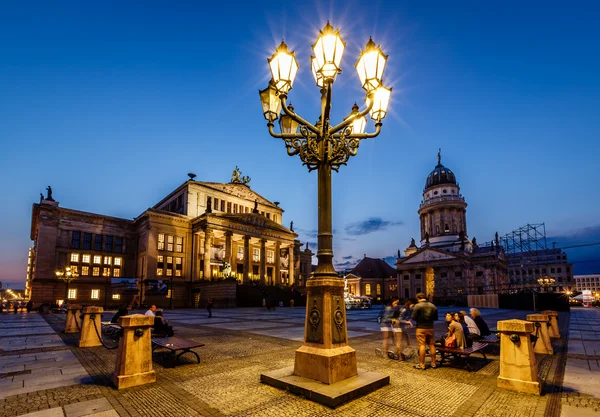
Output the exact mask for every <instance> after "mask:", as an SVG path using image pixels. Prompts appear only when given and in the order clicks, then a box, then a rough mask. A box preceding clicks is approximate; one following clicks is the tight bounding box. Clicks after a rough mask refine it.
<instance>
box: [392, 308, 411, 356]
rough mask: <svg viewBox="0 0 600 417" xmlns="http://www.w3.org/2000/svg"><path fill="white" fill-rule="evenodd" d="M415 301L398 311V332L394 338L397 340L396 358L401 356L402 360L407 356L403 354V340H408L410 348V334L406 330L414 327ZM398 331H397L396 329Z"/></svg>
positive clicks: (407, 344) (407, 343)
mask: <svg viewBox="0 0 600 417" xmlns="http://www.w3.org/2000/svg"><path fill="white" fill-rule="evenodd" d="M415 301H416V300H412V299H409V300H408V301H407V302H406V303H405V304H404V306H403V307H402V308H401V309H398V310H396V311H397V313H398V315H397V318H396V320H397V321H398V330H397V331H396V332H395V333H394V337H395V338H396V347H397V349H396V356H398V355H399V356H400V357H401V358H402V360H405V359H406V356H404V354H403V353H402V340H403V339H404V338H406V346H410V338H409V337H408V333H407V332H406V329H407V328H408V327H411V328H412V327H413V324H412V322H411V321H410V318H411V316H412V309H413V307H414V306H415ZM394 330H396V329H394Z"/></svg>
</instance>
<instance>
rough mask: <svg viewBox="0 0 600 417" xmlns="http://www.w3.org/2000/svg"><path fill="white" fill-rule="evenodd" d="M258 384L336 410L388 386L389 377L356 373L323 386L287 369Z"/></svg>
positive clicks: (264, 378) (371, 373)
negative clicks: (269, 386) (287, 392)
mask: <svg viewBox="0 0 600 417" xmlns="http://www.w3.org/2000/svg"><path fill="white" fill-rule="evenodd" d="M260 382H262V383H263V384H267V385H271V386H272V387H275V388H279V389H284V390H286V391H289V392H291V393H293V394H296V395H301V396H303V397H306V398H307V399H309V400H311V401H314V402H317V403H319V404H323V405H326V406H327V407H331V408H335V407H337V406H338V405H340V404H342V403H346V402H348V401H352V400H354V399H356V398H358V397H362V396H363V395H366V394H369V393H371V392H373V391H375V390H378V389H379V388H381V387H384V386H386V385H388V384H389V383H390V377H389V375H383V374H380V373H377V372H367V371H363V370H358V372H357V374H356V375H354V376H353V377H350V378H346V379H344V380H341V381H339V382H335V383H333V384H324V383H322V382H319V381H316V380H314V379H310V378H304V377H301V376H298V375H295V374H294V368H293V367H291V366H290V367H288V368H283V369H278V370H276V371H271V372H265V373H264V374H261V376H260Z"/></svg>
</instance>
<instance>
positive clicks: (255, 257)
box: [252, 248, 260, 262]
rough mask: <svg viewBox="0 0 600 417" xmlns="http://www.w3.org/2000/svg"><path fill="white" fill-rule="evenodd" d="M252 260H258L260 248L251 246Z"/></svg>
mask: <svg viewBox="0 0 600 417" xmlns="http://www.w3.org/2000/svg"><path fill="white" fill-rule="evenodd" d="M252 261H253V262H259V261H260V249H258V248H252Z"/></svg>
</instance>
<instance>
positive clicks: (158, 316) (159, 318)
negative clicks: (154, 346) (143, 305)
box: [111, 304, 175, 337]
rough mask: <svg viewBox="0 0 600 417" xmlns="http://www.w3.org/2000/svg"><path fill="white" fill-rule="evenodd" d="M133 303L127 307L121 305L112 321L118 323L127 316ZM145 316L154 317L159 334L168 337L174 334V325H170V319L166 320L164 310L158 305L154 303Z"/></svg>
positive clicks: (155, 329)
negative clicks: (157, 306)
mask: <svg viewBox="0 0 600 417" xmlns="http://www.w3.org/2000/svg"><path fill="white" fill-rule="evenodd" d="M131 308H132V306H131V304H128V305H127V306H126V307H121V308H120V309H119V310H118V311H117V312H116V314H115V315H114V316H113V318H112V319H111V323H118V322H119V319H120V318H121V317H123V316H126V315H128V314H129V312H130V311H131ZM144 315H145V316H148V317H153V318H154V325H153V326H152V327H153V328H154V332H155V333H157V334H164V335H167V336H168V337H171V336H174V335H175V332H174V331H173V326H171V325H169V322H168V320H165V318H164V317H163V312H162V310H158V309H157V308H156V305H154V304H152V305H151V306H150V308H149V309H148V310H147V311H146V312H145V313H144Z"/></svg>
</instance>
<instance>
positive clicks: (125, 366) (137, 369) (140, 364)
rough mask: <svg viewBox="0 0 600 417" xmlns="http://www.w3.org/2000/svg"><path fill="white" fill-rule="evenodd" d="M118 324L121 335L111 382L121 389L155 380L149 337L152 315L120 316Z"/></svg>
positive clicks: (152, 320)
mask: <svg viewBox="0 0 600 417" xmlns="http://www.w3.org/2000/svg"><path fill="white" fill-rule="evenodd" d="M119 324H120V325H121V327H122V329H123V336H122V337H121V338H120V339H119V350H118V351H117V363H116V366H115V371H114V372H113V374H112V382H113V384H114V385H115V387H117V389H123V388H130V387H135V386H138V385H144V384H150V383H152V382H156V373H155V372H154V371H153V370H152V342H151V338H150V336H151V329H150V328H151V327H152V326H153V325H154V317H148V316H145V315H143V314H132V315H128V316H123V317H121V318H120V319H119Z"/></svg>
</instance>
